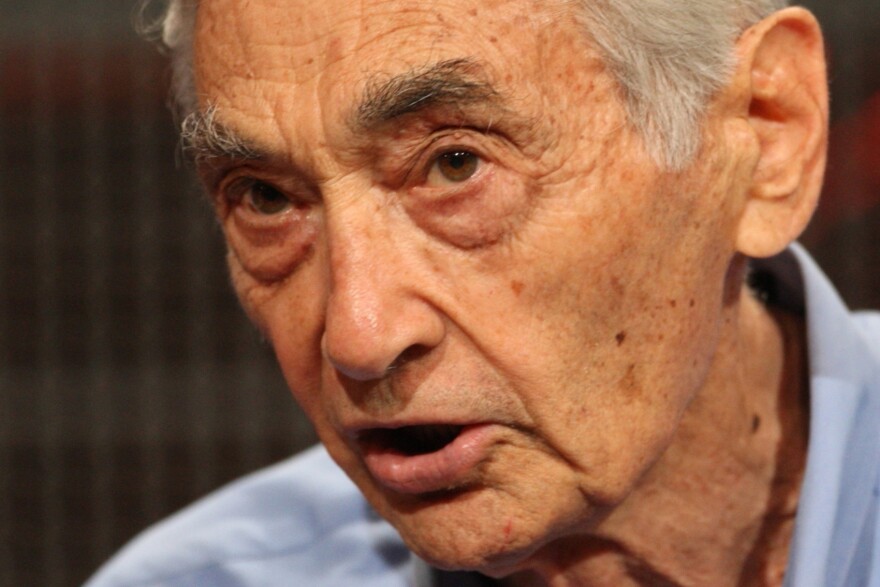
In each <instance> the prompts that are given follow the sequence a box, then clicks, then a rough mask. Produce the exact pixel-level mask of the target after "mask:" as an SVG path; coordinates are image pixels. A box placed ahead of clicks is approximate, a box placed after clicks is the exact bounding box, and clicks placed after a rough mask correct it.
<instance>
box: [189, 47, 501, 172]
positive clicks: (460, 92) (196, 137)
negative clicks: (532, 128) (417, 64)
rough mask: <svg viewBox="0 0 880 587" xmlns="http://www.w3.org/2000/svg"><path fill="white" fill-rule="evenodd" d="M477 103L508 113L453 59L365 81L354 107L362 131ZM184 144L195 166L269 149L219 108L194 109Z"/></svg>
mask: <svg viewBox="0 0 880 587" xmlns="http://www.w3.org/2000/svg"><path fill="white" fill-rule="evenodd" d="M467 105H479V106H481V107H483V108H488V109H489V110H493V111H497V112H496V114H498V115H510V114H511V113H509V112H508V111H507V109H506V108H505V107H504V103H503V100H502V97H501V95H500V94H499V93H498V92H497V91H496V90H495V88H494V87H493V86H492V85H491V84H490V83H489V82H488V81H487V79H486V76H485V74H484V72H483V70H482V68H481V67H480V66H479V64H477V63H476V62H474V61H473V60H471V59H450V60H446V61H440V62H438V63H435V64H432V65H428V66H425V67H422V68H419V69H413V70H410V71H407V72H404V73H402V74H398V75H395V76H391V77H388V78H385V79H382V78H380V77H379V76H378V75H377V76H374V77H373V78H371V79H370V80H368V81H367V84H366V87H365V88H364V90H363V93H362V95H361V98H360V100H359V101H358V103H357V106H356V108H355V109H354V116H353V123H354V127H355V129H356V131H357V132H358V133H365V132H370V131H374V130H376V128H377V127H379V126H381V125H382V124H384V123H387V122H391V121H394V120H396V119H399V118H400V117H402V116H404V115H407V114H412V113H417V112H420V111H423V110H428V109H430V108H436V107H439V106H452V107H464V106H467ZM180 140H181V148H182V150H183V153H184V154H185V155H186V156H187V157H188V158H190V159H191V160H192V161H193V162H195V164H196V165H201V164H204V163H210V162H211V161H213V160H250V161H266V160H269V159H271V154H270V153H269V152H268V151H266V150H265V149H262V148H260V147H259V146H258V145H256V144H254V143H253V142H251V141H249V140H247V139H246V138H244V137H242V136H240V135H239V134H238V133H236V132H235V131H234V130H232V129H230V128H229V127H227V126H225V125H224V124H223V123H222V122H221V121H220V120H218V119H217V108H216V107H214V106H209V107H208V108H206V109H205V110H199V111H196V112H193V113H191V114H190V115H189V116H187V117H186V119H185V120H184V121H183V123H182V124H181V129H180Z"/></svg>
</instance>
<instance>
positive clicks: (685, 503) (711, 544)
mask: <svg viewBox="0 0 880 587" xmlns="http://www.w3.org/2000/svg"><path fill="white" fill-rule="evenodd" d="M731 313H732V314H733V315H732V316H731V318H732V319H731V320H730V321H729V325H730V328H729V331H727V332H725V333H724V334H723V335H722V338H721V341H720V343H719V348H718V352H717V358H716V360H715V362H714V363H713V366H712V369H711V371H710V373H709V376H708V378H707V381H706V384H705V386H704V387H703V389H702V391H701V393H700V395H699V396H698V397H697V398H696V399H695V400H694V402H693V403H692V404H691V406H690V407H689V408H688V410H687V412H686V414H685V416H684V417H683V419H682V422H681V425H680V427H679V430H678V432H677V434H676V437H675V439H674V440H673V442H672V444H671V445H670V447H669V449H668V450H667V451H666V453H665V454H664V456H663V457H662V458H661V459H660V460H659V461H658V463H657V464H656V465H655V466H654V467H653V468H652V469H651V471H649V473H648V474H647V475H646V476H645V477H644V478H643V479H642V481H641V482H640V484H639V486H638V487H637V488H636V489H635V490H634V491H633V492H632V493H631V494H630V496H629V497H628V498H627V499H626V500H625V501H624V502H623V503H622V504H620V506H619V507H617V508H616V509H615V510H614V512H613V513H611V514H610V515H609V517H608V518H607V519H606V520H605V521H604V522H603V523H602V524H601V525H600V526H599V527H598V528H596V529H594V530H592V531H591V532H590V533H589V534H588V535H586V536H584V535H581V536H576V537H573V538H567V539H565V541H564V542H560V543H557V544H554V545H553V546H552V550H551V551H550V552H552V555H551V556H549V557H546V558H544V557H542V560H541V562H540V563H539V565H538V566H536V567H535V568H533V570H531V571H528V572H525V573H521V574H518V575H515V576H512V577H510V578H509V579H508V581H507V582H508V583H509V584H510V585H515V586H517V587H520V586H529V587H531V586H543V585H547V586H552V587H563V586H577V585H590V586H602V585H614V586H625V585H652V586H658V585H659V586H666V585H683V586H684V585H717V586H731V587H736V586H765V585H781V584H782V575H783V572H784V570H785V566H786V563H787V560H788V549H789V544H790V541H791V535H792V530H793V526H794V514H795V510H796V506H797V500H798V495H799V488H800V482H801V478H802V474H803V470H804V466H805V462H806V447H807V421H808V418H807V409H806V402H805V396H806V394H805V393H804V392H805V390H806V377H805V375H804V368H805V365H806V362H805V359H804V348H805V345H804V334H803V328H802V321H801V319H800V318H798V317H794V316H791V315H786V314H784V313H781V312H772V311H770V310H768V309H767V308H765V307H763V306H762V305H761V304H760V303H759V302H757V301H756V300H754V298H753V297H752V296H751V294H749V293H747V292H743V293H742V296H741V299H740V301H739V302H738V303H737V304H736V307H735V308H732V309H731ZM545 563H546V564H545Z"/></svg>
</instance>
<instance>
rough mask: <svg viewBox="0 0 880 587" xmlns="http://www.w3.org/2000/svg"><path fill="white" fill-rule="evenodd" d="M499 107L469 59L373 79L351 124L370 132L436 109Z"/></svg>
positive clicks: (493, 95)
mask: <svg viewBox="0 0 880 587" xmlns="http://www.w3.org/2000/svg"><path fill="white" fill-rule="evenodd" d="M481 103H482V104H486V105H491V106H498V107H500V106H501V98H500V95H499V93H498V92H497V91H496V90H495V88H494V87H492V85H491V84H490V83H489V82H488V80H487V79H486V75H485V74H484V72H483V69H482V68H481V67H480V66H479V64H477V63H476V62H475V61H473V60H471V59H450V60H446V61H440V62H438V63H435V64H432V65H429V66H425V67H422V68H420V69H414V70H411V71H408V72H405V73H402V74H399V75H395V76H392V77H390V78H388V79H380V78H379V77H378V76H376V77H373V78H372V79H370V80H369V81H368V82H367V85H366V88H365V89H364V91H363V94H362V96H361V99H360V103H359V104H358V106H357V108H356V111H355V116H354V123H355V127H356V128H358V129H359V130H362V131H363V130H372V129H375V128H376V127H377V126H379V125H382V124H383V123H386V122H390V121H393V120H396V119H398V118H400V117H402V116H404V115H407V114H412V113H416V112H420V111H423V110H428V109H430V108H435V107H438V106H462V105H466V104H481Z"/></svg>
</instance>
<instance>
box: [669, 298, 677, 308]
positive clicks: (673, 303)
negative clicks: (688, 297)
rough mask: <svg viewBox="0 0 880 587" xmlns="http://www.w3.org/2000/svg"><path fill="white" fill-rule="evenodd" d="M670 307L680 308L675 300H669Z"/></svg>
mask: <svg viewBox="0 0 880 587" xmlns="http://www.w3.org/2000/svg"><path fill="white" fill-rule="evenodd" d="M669 306H670V307H672V308H674V307H676V306H678V302H676V301H675V300H669Z"/></svg>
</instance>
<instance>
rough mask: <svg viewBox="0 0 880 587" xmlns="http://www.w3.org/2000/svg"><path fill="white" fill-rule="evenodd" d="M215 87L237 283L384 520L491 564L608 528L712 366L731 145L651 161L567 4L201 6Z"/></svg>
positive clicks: (207, 175) (407, 1)
mask: <svg viewBox="0 0 880 587" xmlns="http://www.w3.org/2000/svg"><path fill="white" fill-rule="evenodd" d="M196 75H197V85H198V91H199V96H200V100H201V104H202V106H203V107H205V108H206V107H207V106H208V105H211V106H216V108H217V110H216V112H217V115H216V117H217V120H219V121H220V122H221V123H222V125H223V126H224V128H226V129H227V130H229V131H232V132H234V133H235V134H236V135H237V136H239V137H241V138H242V139H243V140H244V141H245V142H246V143H247V144H248V145H249V146H250V147H251V148H252V149H253V150H254V151H255V152H256V153H255V155H256V156H254V157H252V158H250V159H238V160H232V159H229V160H218V161H214V162H213V163H212V164H211V165H206V166H204V167H203V169H202V173H203V178H204V180H205V182H206V185H207V186H208V188H209V190H210V192H211V194H212V196H213V197H214V199H215V201H216V205H217V209H218V214H219V217H220V220H221V223H222V226H223V229H224V231H225V234H226V237H227V239H228V242H229V263H230V266H231V271H232V277H233V282H234V285H235V288H236V290H237V292H238V295H239V296H240V298H241V300H242V303H243V304H244V307H245V308H246V310H247V312H248V313H249V315H250V316H251V317H252V319H253V320H254V321H255V323H256V324H257V325H258V326H259V327H260V328H261V329H262V330H263V332H264V333H265V334H266V336H267V338H268V340H269V341H270V342H271V344H272V346H273V348H274V350H275V352H276V354H277V357H278V360H279V362H280V364H281V368H282V370H283V372H284V375H285V377H286V379H287V381H288V383H289V385H290V388H291V389H292V391H293V394H294V396H295V397H296V399H297V400H298V402H299V403H300V404H301V405H302V407H303V408H304V410H305V411H306V413H307V414H308V416H309V417H310V418H311V420H312V422H313V423H314V425H315V427H316V429H317V432H318V434H319V435H320V437H321V439H322V441H323V442H324V444H325V445H326V446H327V449H328V450H329V451H330V453H331V454H332V456H333V458H334V459H335V460H336V461H337V462H338V463H339V464H340V465H341V466H342V468H343V469H345V471H346V472H347V473H348V475H349V476H350V477H351V478H352V479H353V480H354V481H355V482H356V483H357V484H358V486H359V487H360V489H361V490H362V491H363V493H364V494H365V495H366V497H367V498H368V499H369V501H370V502H371V503H372V504H373V505H374V506H375V507H376V508H377V510H378V511H379V512H380V514H381V515H383V516H384V517H386V518H387V519H389V520H390V521H391V522H392V523H393V524H394V525H395V526H396V527H397V528H398V529H399V530H400V532H401V533H402V535H403V536H404V538H405V539H406V540H407V542H408V543H409V544H410V546H411V547H412V548H413V549H414V550H415V551H416V552H418V553H419V554H421V555H422V556H424V557H425V558H427V559H428V560H429V561H432V562H434V563H435V564H438V565H441V566H445V567H467V568H478V569H481V570H484V571H486V572H489V573H499V574H500V573H505V572H508V571H510V570H513V569H515V568H519V567H520V566H521V565H522V564H523V563H524V561H527V560H529V559H530V557H535V556H541V553H542V552H543V548H544V547H545V546H546V547H547V548H552V546H553V545H554V544H561V543H562V542H564V538H565V537H566V536H569V535H571V534H572V533H583V532H591V531H598V530H597V528H598V527H600V524H601V521H602V519H603V518H604V517H605V516H607V515H608V512H609V511H610V510H612V509H613V508H614V506H616V505H618V504H619V503H620V502H621V501H623V500H624V499H625V498H626V497H627V496H628V495H629V494H630V492H631V491H632V490H633V489H634V487H636V486H637V485H638V482H639V479H640V478H641V477H642V475H643V474H644V473H645V471H646V470H647V469H648V468H649V467H650V466H651V465H652V464H654V463H655V462H656V461H657V460H658V459H659V458H660V457H661V455H662V454H663V451H664V450H665V448H666V447H667V446H668V444H669V443H670V441H671V440H672V438H673V436H674V434H675V431H676V427H677V424H678V422H679V419H680V417H681V416H682V413H683V411H684V410H685V409H686V407H687V406H688V404H689V403H690V401H691V400H692V399H693V397H694V396H695V394H696V393H697V392H698V391H699V389H700V387H701V385H702V383H703V381H704V379H705V377H706V373H707V371H708V370H709V367H710V365H711V362H712V356H713V352H714V349H715V346H716V344H717V339H718V336H719V329H720V326H719V321H720V320H719V316H721V314H722V307H723V305H724V297H725V296H724V291H725V273H726V271H727V268H728V264H729V262H730V259H731V256H732V244H731V243H732V242H733V240H734V239H733V232H734V226H733V224H734V222H733V218H734V217H735V213H734V212H735V211H734V210H733V206H732V205H730V204H729V201H730V200H732V199H735V198H730V197H729V192H730V180H729V176H731V175H732V174H733V173H734V170H733V169H732V167H730V166H732V165H733V164H729V165H730V166H725V165H727V164H725V165H722V164H720V163H717V161H722V160H729V159H731V158H727V159H725V158H724V157H712V156H708V155H703V156H701V160H700V162H698V164H697V165H696V166H695V167H694V168H693V169H692V170H690V171H689V172H687V173H684V174H681V175H679V176H673V175H670V174H664V173H662V172H661V171H659V170H658V169H657V167H656V166H655V165H654V164H653V163H652V161H651V159H650V158H649V157H648V155H647V154H646V152H645V149H644V147H643V144H642V141H641V140H640V139H639V137H638V136H637V135H636V134H635V133H634V132H633V131H632V130H631V129H630V128H629V126H628V125H627V121H626V117H625V113H624V110H623V107H622V104H621V101H620V97H619V93H618V92H617V90H616V88H615V85H614V82H613V80H612V78H611V77H610V74H609V72H608V71H606V70H605V69H604V67H603V64H602V62H601V60H600V58H599V56H598V54H597V53H596V51H595V50H594V49H593V48H592V46H591V45H590V42H589V39H588V38H587V37H586V35H585V34H584V32H583V30H582V29H581V28H580V26H579V25H578V24H577V22H576V21H575V19H574V17H573V16H572V15H571V14H570V13H569V12H568V11H567V10H566V9H562V8H560V7H558V6H556V4H555V3H554V2H531V1H526V0H494V1H487V2H479V3H474V2H469V1H466V0H436V1H434V2H427V3H426V2H423V1H422V0H364V1H362V2H355V3H353V2H349V1H348V0H323V1H322V2H314V1H312V0H283V1H281V0H252V1H250V2H242V1H241V0H205V1H203V2H201V7H200V9H199V21H198V29H197V43H196ZM214 149H215V150H216V149H217V147H216V145H215V146H214ZM713 149H715V150H717V149H720V147H713ZM709 178H711V180H710V179H709Z"/></svg>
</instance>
